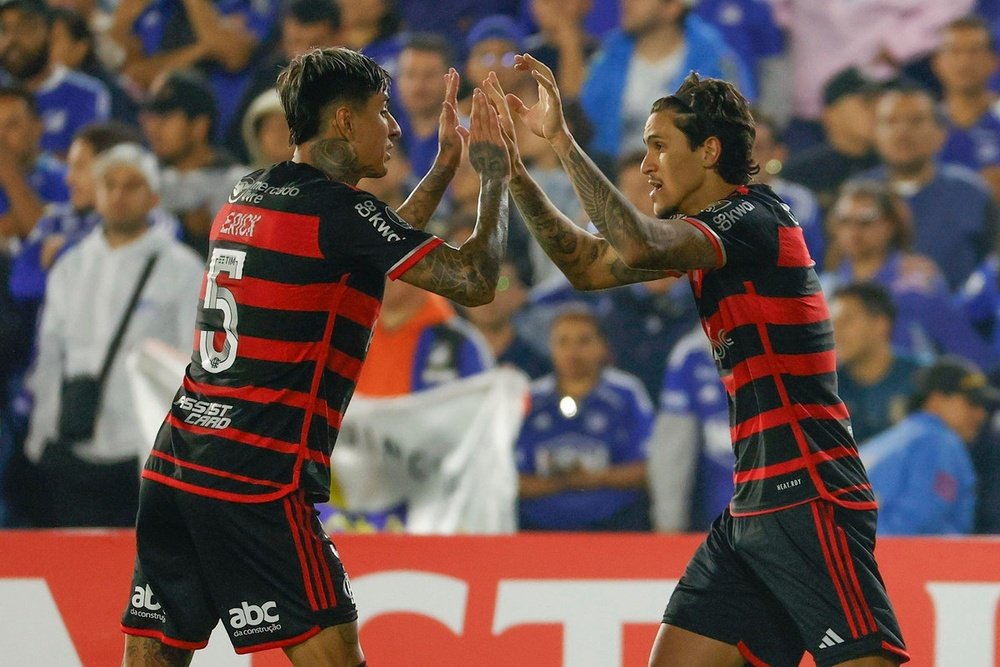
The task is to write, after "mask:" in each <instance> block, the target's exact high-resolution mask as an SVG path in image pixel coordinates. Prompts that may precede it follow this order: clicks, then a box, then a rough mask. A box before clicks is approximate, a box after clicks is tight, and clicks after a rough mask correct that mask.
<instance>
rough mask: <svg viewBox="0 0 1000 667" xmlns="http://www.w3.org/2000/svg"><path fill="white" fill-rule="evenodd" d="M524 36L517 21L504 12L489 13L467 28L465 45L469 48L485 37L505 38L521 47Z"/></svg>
mask: <svg viewBox="0 0 1000 667" xmlns="http://www.w3.org/2000/svg"><path fill="white" fill-rule="evenodd" d="M525 37H527V34H526V33H525V30H524V28H523V27H522V26H521V24H519V23H518V22H517V21H515V20H514V19H512V18H511V17H509V16H506V15H504V14H491V15H489V16H484V17H483V18H481V19H479V21H477V22H476V24H475V25H473V26H472V28H470V29H469V33H468V35H466V37H465V45H466V46H467V47H468V48H469V49H470V50H471V49H472V48H473V47H475V46H476V44H479V43H480V42H482V41H484V40H487V39H505V40H507V41H508V42H513V43H514V44H515V45H516V46H517V48H518V49H521V48H523V47H522V44H523V42H524V38H525Z"/></svg>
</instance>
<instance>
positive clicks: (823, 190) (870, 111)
mask: <svg viewBox="0 0 1000 667" xmlns="http://www.w3.org/2000/svg"><path fill="white" fill-rule="evenodd" d="M875 94H876V86H875V84H874V83H872V82H871V81H869V80H867V79H866V78H865V77H864V76H863V75H862V74H861V73H860V72H859V71H858V70H857V69H854V68H852V69H847V70H844V71H843V72H840V73H839V74H837V75H836V76H834V77H833V78H831V79H830V81H829V82H827V84H826V86H825V87H824V88H823V111H822V115H821V116H820V119H821V122H822V125H823V140H822V141H821V142H819V143H817V144H815V145H813V146H810V147H809V148H806V149H803V150H800V151H793V152H791V154H790V156H789V158H788V162H787V163H785V164H784V167H783V168H782V170H781V175H782V177H783V178H787V179H788V180H790V181H792V182H794V183H801V184H802V185H804V186H806V187H807V188H809V189H810V190H812V191H813V193H814V194H815V195H816V199H817V201H819V205H820V207H821V208H822V209H823V211H824V212H827V211H829V210H830V208H831V207H832V206H833V202H834V201H836V199H837V191H838V190H839V189H840V186H841V185H842V184H843V183H844V182H845V181H846V180H847V179H849V178H850V177H851V176H854V175H856V174H858V173H860V172H863V171H866V170H868V169H872V168H874V167H877V166H878V154H877V153H876V152H875V144H874V142H875ZM783 143H784V142H783ZM786 146H787V144H786Z"/></svg>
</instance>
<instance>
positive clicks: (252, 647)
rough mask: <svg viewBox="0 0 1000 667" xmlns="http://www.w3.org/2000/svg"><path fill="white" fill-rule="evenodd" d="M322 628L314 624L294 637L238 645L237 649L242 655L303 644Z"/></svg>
mask: <svg viewBox="0 0 1000 667" xmlns="http://www.w3.org/2000/svg"><path fill="white" fill-rule="evenodd" d="M320 630H321V628H320V627H319V626H318V625H314V626H312V627H311V628H309V629H308V630H306V631H305V632H303V633H302V634H300V635H296V636H294V637H287V638H286V639H276V640H274V641H271V642H264V643H263V644H249V645H247V646H237V647H235V650H236V652H237V653H239V654H240V655H245V654H247V653H256V652H257V651H267V650H270V649H272V648H284V647H286V646H294V645H296V644H301V643H302V642H304V641H306V640H308V639H312V638H313V637H315V636H316V635H318V634H319V631H320Z"/></svg>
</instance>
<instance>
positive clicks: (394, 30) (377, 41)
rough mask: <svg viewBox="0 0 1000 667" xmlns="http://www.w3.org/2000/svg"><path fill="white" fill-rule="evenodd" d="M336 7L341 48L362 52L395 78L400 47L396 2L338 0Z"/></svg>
mask: <svg viewBox="0 0 1000 667" xmlns="http://www.w3.org/2000/svg"><path fill="white" fill-rule="evenodd" d="M337 4H338V5H340V17H341V40H342V43H343V44H344V46H346V47H348V48H351V49H354V50H355V51H362V52H364V54H365V55H366V56H368V57H369V58H371V59H372V60H374V61H375V62H377V63H378V64H379V65H381V66H382V67H383V68H385V70H386V71H387V72H389V75H390V76H392V77H393V78H395V76H396V74H397V73H398V72H399V69H398V65H399V62H398V60H399V52H400V51H401V50H402V48H403V36H402V33H401V28H402V17H401V16H400V14H399V10H398V9H397V8H396V2H395V0H365V1H364V2H357V0H337Z"/></svg>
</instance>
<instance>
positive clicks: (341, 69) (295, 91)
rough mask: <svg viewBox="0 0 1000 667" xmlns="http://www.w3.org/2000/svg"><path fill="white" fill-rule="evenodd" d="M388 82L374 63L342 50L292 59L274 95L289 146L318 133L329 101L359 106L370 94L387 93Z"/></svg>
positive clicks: (329, 49)
mask: <svg viewBox="0 0 1000 667" xmlns="http://www.w3.org/2000/svg"><path fill="white" fill-rule="evenodd" d="M389 82H390V78H389V73H388V72H386V71H385V70H384V69H382V67H381V66H380V65H379V64H378V63H377V62H375V61H374V60H372V59H371V58H369V57H368V56H366V55H363V54H361V53H358V52H357V51H352V50H351V49H347V48H344V47H336V48H326V49H313V50H311V51H307V52H306V53H303V54H302V55H300V56H296V57H295V58H293V59H292V62H290V63H289V64H288V66H287V67H285V68H284V69H283V70H281V73H280V74H279V75H278V96H279V97H280V98H281V107H282V108H283V109H284V110H285V120H287V121H288V133H289V137H290V139H291V142H292V144H293V145H298V144H301V143H304V142H306V141H309V140H310V139H312V138H313V137H315V136H316V135H317V134H319V131H320V124H321V121H322V118H323V113H324V111H325V109H326V107H327V105H329V104H330V103H331V102H335V101H336V102H343V103H345V104H348V105H350V106H352V107H360V106H363V105H364V104H366V103H367V102H368V100H369V98H371V96H372V95H374V94H376V93H379V92H386V93H388V92H389Z"/></svg>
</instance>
